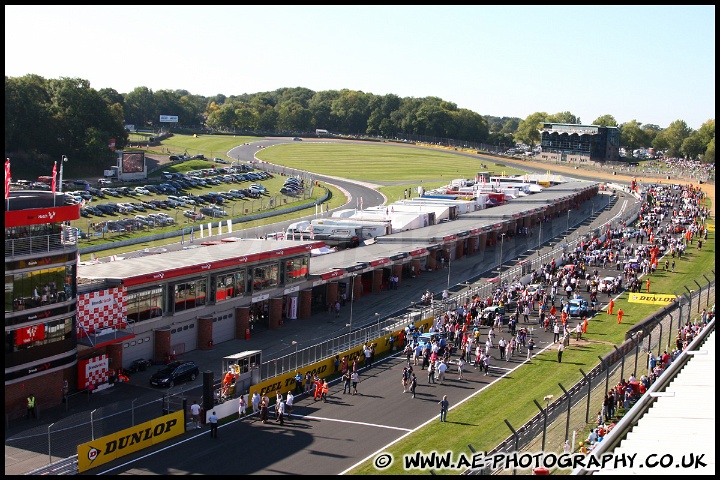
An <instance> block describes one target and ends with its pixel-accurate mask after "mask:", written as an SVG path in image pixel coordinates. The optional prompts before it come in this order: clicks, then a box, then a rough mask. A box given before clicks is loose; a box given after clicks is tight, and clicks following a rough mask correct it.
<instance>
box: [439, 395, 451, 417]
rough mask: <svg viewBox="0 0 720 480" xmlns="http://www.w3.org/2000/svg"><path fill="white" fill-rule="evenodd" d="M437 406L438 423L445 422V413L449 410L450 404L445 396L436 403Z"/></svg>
mask: <svg viewBox="0 0 720 480" xmlns="http://www.w3.org/2000/svg"><path fill="white" fill-rule="evenodd" d="M438 405H440V421H441V422H447V412H448V409H449V408H450V402H449V401H448V398H447V395H443V398H442V400H440V401H439V402H438Z"/></svg>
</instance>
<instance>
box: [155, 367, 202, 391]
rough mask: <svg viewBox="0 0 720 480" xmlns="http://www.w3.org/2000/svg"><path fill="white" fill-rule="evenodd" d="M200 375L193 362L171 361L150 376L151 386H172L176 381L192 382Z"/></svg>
mask: <svg viewBox="0 0 720 480" xmlns="http://www.w3.org/2000/svg"><path fill="white" fill-rule="evenodd" d="M199 375H200V369H199V368H198V366H197V365H196V364H195V362H191V361H187V362H171V363H169V364H167V365H166V366H164V367H163V368H161V369H160V370H158V371H157V372H155V373H154V374H153V375H152V377H150V385H152V386H153V387H169V388H171V387H174V386H175V385H176V384H178V383H183V382H192V381H193V380H195V379H196V378H197V377H198V376H199Z"/></svg>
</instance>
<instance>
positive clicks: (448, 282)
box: [447, 255, 451, 290]
mask: <svg viewBox="0 0 720 480" xmlns="http://www.w3.org/2000/svg"><path fill="white" fill-rule="evenodd" d="M450 260H451V259H450V255H448V279H447V288H448V290H450Z"/></svg>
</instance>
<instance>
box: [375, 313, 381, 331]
mask: <svg viewBox="0 0 720 480" xmlns="http://www.w3.org/2000/svg"><path fill="white" fill-rule="evenodd" d="M375 319H376V320H377V329H378V336H380V314H379V313H377V312H375Z"/></svg>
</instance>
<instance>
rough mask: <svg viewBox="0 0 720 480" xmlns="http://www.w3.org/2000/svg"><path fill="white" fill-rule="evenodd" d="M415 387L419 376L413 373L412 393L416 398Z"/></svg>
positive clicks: (411, 379) (411, 380) (411, 381)
mask: <svg viewBox="0 0 720 480" xmlns="http://www.w3.org/2000/svg"><path fill="white" fill-rule="evenodd" d="M415 387H417V377H416V376H415V374H414V373H413V374H412V377H410V393H412V398H415Z"/></svg>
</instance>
